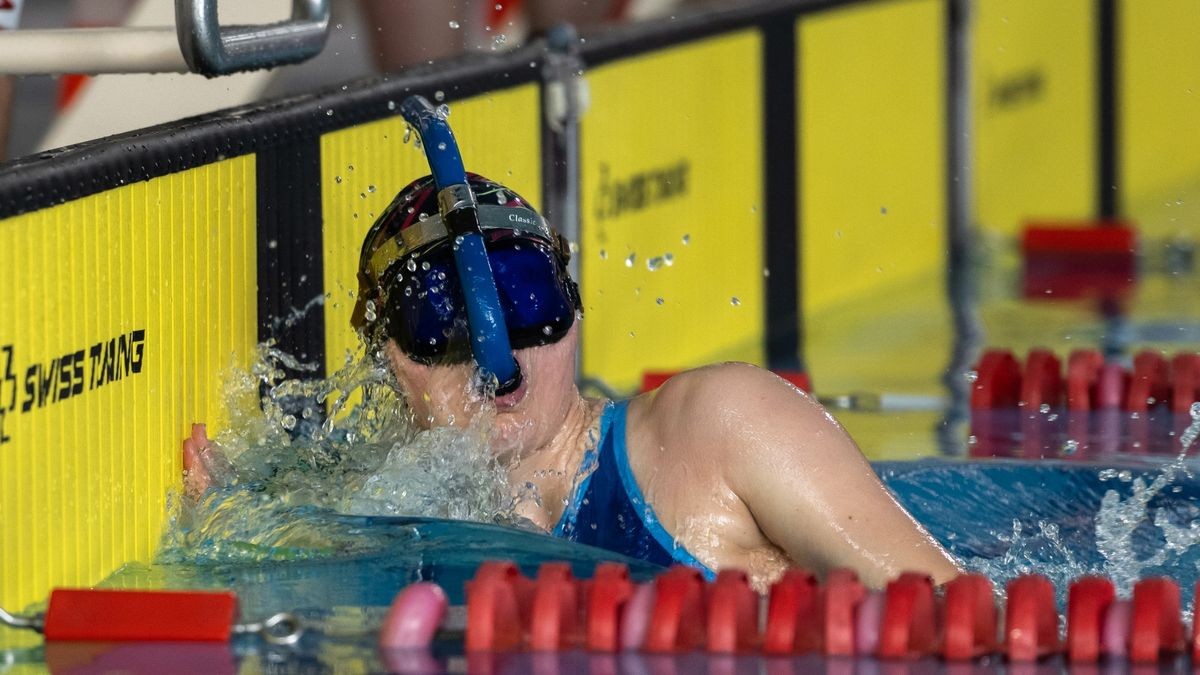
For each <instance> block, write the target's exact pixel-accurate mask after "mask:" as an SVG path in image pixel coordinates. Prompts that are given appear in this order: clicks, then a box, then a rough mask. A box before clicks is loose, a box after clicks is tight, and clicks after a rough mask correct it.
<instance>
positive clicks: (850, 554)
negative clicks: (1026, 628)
mask: <svg viewBox="0 0 1200 675" xmlns="http://www.w3.org/2000/svg"><path fill="white" fill-rule="evenodd" d="M713 371H715V372H712V373H711V375H710V376H709V377H708V378H706V379H708V380H709V381H708V382H707V383H705V384H701V385H700V386H699V391H697V392H696V393H695V394H694V395H695V396H696V397H698V398H711V400H709V401H707V402H703V401H697V402H696V403H697V407H699V408H701V409H708V410H711V411H713V413H714V414H713V415H711V416H709V417H708V421H707V422H706V423H703V424H700V425H698V426H700V427H706V428H705V429H704V430H703V433H705V434H711V436H710V438H712V440H711V441H709V443H710V444H711V445H710V448H712V449H713V452H715V453H716V454H715V455H714V458H721V459H723V460H724V461H721V464H722V466H723V473H724V476H725V479H726V481H727V482H728V484H729V486H730V488H732V489H733V491H734V492H735V493H736V494H737V495H738V496H739V497H740V498H741V500H742V501H743V502H744V503H745V505H746V506H747V508H748V509H749V511H750V513H751V515H752V516H753V518H754V520H755V523H756V524H757V526H758V528H759V529H760V530H761V531H762V532H763V534H764V535H765V536H766V537H767V538H768V539H770V540H771V542H772V543H774V544H775V545H776V546H778V547H780V548H782V549H783V550H784V551H786V552H787V553H788V554H789V556H791V557H792V559H793V560H794V561H796V562H797V563H798V564H801V565H804V566H809V567H815V568H816V571H818V572H824V571H826V570H829V569H832V568H835V567H848V568H851V569H853V570H855V571H856V572H857V573H858V574H859V576H860V578H862V580H863V581H864V582H865V583H867V584H868V585H870V586H873V587H876V588H878V587H881V586H882V585H883V584H884V583H886V582H887V580H889V579H890V578H892V577H894V576H896V575H897V574H899V573H900V572H903V571H922V572H926V573H928V574H930V575H931V576H932V577H933V579H934V581H935V582H937V583H942V582H945V581H947V580H949V579H951V578H953V577H954V576H955V575H957V574H958V573H959V571H960V570H959V569H958V567H957V565H956V564H955V563H954V562H953V560H952V559H951V558H950V556H949V554H947V553H946V552H945V551H944V550H943V549H942V548H941V546H940V545H938V543H937V542H936V541H935V540H934V539H933V538H932V537H931V536H930V535H929V534H928V533H927V532H925V531H924V529H923V528H922V527H921V526H920V525H919V524H918V523H917V522H916V520H914V519H913V518H912V516H910V515H909V514H908V512H906V511H905V510H904V509H903V508H902V507H901V506H900V505H899V504H898V503H897V502H896V500H895V499H894V498H893V497H892V495H891V493H889V492H888V491H887V489H886V488H885V487H884V486H883V484H882V483H880V481H879V479H878V478H877V477H876V475H875V472H874V471H873V470H872V469H871V466H870V465H869V464H868V463H867V461H866V458H864V457H863V455H862V453H861V452H860V451H859V449H858V447H857V446H856V445H855V444H854V441H853V440H851V439H850V436H849V435H848V434H847V433H846V431H845V429H843V428H842V427H841V425H840V424H838V423H837V422H836V421H835V420H834V419H833V417H832V416H830V415H829V413H827V412H826V411H825V409H824V408H822V407H821V406H820V404H818V403H817V402H816V401H815V400H813V399H812V398H810V397H809V396H807V395H805V394H803V393H802V392H800V391H799V390H797V389H795V388H794V387H792V386H791V385H789V384H788V383H786V382H784V381H783V380H781V379H779V378H777V377H775V376H774V375H772V374H770V373H768V372H766V371H763V370H761V369H758V368H755V367H753V366H748V365H744V364H725V365H722V366H717V367H715V368H713ZM702 419H703V418H702ZM698 431H699V430H698Z"/></svg>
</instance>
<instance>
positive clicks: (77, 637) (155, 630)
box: [43, 588, 238, 642]
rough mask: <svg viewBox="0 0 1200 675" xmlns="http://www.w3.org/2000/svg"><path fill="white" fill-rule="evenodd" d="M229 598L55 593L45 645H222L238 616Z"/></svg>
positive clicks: (159, 593) (162, 593) (190, 593)
mask: <svg viewBox="0 0 1200 675" xmlns="http://www.w3.org/2000/svg"><path fill="white" fill-rule="evenodd" d="M237 607H238V602H237V596H235V595H234V594H233V593H212V592H204V591H119V590H101V589H72V588H58V589H55V590H54V591H53V592H52V593H51V594H50V606H49V607H48V608H47V610H46V619H45V626H44V628H43V633H45V635H46V640H47V641H64V640H71V641H88V642H91V641H111V642H124V641H138V642H159V641H173V642H225V641H228V640H229V636H230V634H231V633H232V631H233V622H234V620H235V619H236V618H237V613H238V609H237Z"/></svg>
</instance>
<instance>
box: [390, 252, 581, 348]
mask: <svg viewBox="0 0 1200 675" xmlns="http://www.w3.org/2000/svg"><path fill="white" fill-rule="evenodd" d="M488 260H489V261H490V263H491V266H492V274H493V275H494V276H495V278H496V290H497V291H498V292H499V295H500V306H501V308H502V309H503V311H504V321H505V323H506V324H507V326H508V334H509V340H510V342H511V343H512V346H513V348H514V349H524V348H527V347H536V346H538V345H545V344H550V343H552V342H557V341H558V340H560V339H561V338H562V336H563V335H566V333H567V330H569V329H570V328H571V324H572V323H574V321H575V310H576V307H577V302H576V293H575V289H574V284H573V282H571V280H570V279H569V278H568V277H567V275H566V271H565V270H564V269H562V267H561V265H560V264H559V262H558V258H557V256H556V255H555V253H554V252H553V251H552V250H551V249H550V247H549V246H547V245H546V244H543V243H542V242H540V241H537V240H533V239H524V238H509V239H502V240H499V241H494V242H490V243H489V244H488ZM389 286H390V291H389V293H388V303H387V304H388V311H387V314H386V321H387V332H388V334H389V335H390V336H391V337H392V338H393V339H395V340H396V342H397V343H398V344H399V346H400V348H401V349H403V350H404V351H405V353H407V354H408V355H409V356H410V357H412V359H413V360H414V361H418V362H420V363H427V364H433V363H463V362H466V361H469V360H470V359H471V347H470V335H469V333H468V331H467V319H466V311H465V310H464V309H463V302H462V289H461V287H460V286H459V283H458V275H457V274H456V272H455V268H454V258H453V253H452V252H451V250H450V246H449V244H438V245H437V246H435V247H434V248H432V249H430V250H429V251H426V252H424V253H420V254H418V255H414V256H413V257H412V258H410V259H409V261H407V262H405V263H403V264H402V266H401V267H400V269H399V272H398V273H397V275H396V277H395V278H394V280H393V281H392V282H391V283H390V284H389Z"/></svg>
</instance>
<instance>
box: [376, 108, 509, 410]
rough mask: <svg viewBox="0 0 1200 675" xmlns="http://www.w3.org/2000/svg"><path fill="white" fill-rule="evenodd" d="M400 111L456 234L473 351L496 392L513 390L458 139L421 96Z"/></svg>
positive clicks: (491, 279) (492, 281)
mask: <svg viewBox="0 0 1200 675" xmlns="http://www.w3.org/2000/svg"><path fill="white" fill-rule="evenodd" d="M400 114H401V115H403V116H404V120H405V121H406V122H408V123H409V124H410V125H412V126H413V128H415V129H416V130H417V134H418V135H419V136H420V137H421V143H422V145H423V146H424V148H425V159H426V160H428V161H429V169H430V172H431V173H432V174H433V182H434V184H435V185H436V186H437V191H438V211H439V212H440V213H441V215H442V221H443V222H444V223H445V224H446V229H447V230H449V232H450V236H452V237H454V242H453V251H454V268H455V270H457V272H458V278H459V282H460V284H461V286H462V290H463V301H464V304H465V305H466V307H467V328H468V331H469V333H470V335H471V354H472V355H473V356H474V357H475V363H476V364H478V366H479V370H480V375H481V376H482V377H483V380H484V381H485V382H486V381H488V380H489V379H490V378H491V377H492V376H495V378H496V384H497V386H496V395H497V396H503V395H504V394H508V393H511V392H513V391H516V390H517V388H518V387H520V386H521V367H520V366H519V365H518V364H517V360H516V358H515V357H513V353H512V346H511V345H510V344H509V341H508V326H506V325H505V323H504V312H503V310H501V308H500V295H499V293H498V292H497V291H496V279H495V278H494V277H493V276H492V266H491V263H490V262H488V257H487V250H486V249H485V248H484V244H483V233H482V231H481V230H480V229H479V212H478V207H477V205H476V202H475V194H474V193H473V192H471V188H470V186H469V185H468V184H467V172H466V169H464V168H463V161H462V155H461V154H459V151H458V143H456V142H455V140H454V134H453V133H452V132H451V131H450V125H449V124H447V123H446V120H445V118H444V117H443V116H442V115H439V114H438V113H437V111H436V110H435V109H434V107H433V105H432V104H430V103H429V100H428V99H426V98H425V97H423V96H417V95H413V96H409V97H408V98H407V99H405V100H404V103H402V104H401V105H400Z"/></svg>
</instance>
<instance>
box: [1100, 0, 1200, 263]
mask: <svg viewBox="0 0 1200 675" xmlns="http://www.w3.org/2000/svg"><path fill="white" fill-rule="evenodd" d="M1117 4H1118V6H1119V7H1120V10H1119V16H1118V18H1117V34H1118V36H1119V39H1120V44H1119V45H1118V49H1117V58H1118V60H1119V67H1118V73H1119V77H1120V81H1119V83H1118V85H1117V91H1118V96H1120V106H1119V108H1118V118H1117V119H1118V123H1119V124H1120V125H1121V127H1120V132H1119V134H1118V135H1119V139H1120V144H1121V145H1120V150H1119V152H1118V161H1119V162H1120V163H1121V177H1120V180H1121V184H1120V189H1121V194H1122V202H1123V207H1124V208H1123V211H1124V213H1125V214H1127V215H1129V216H1132V217H1133V218H1134V219H1135V220H1136V221H1137V223H1138V225H1139V226H1140V227H1141V228H1142V230H1143V231H1144V232H1148V233H1150V234H1152V235H1171V236H1186V237H1188V238H1191V239H1193V240H1194V239H1196V237H1197V236H1198V235H1197V229H1196V223H1197V222H1198V221H1200V122H1198V120H1200V2H1196V0H1152V1H1150V2H1147V1H1146V0H1124V1H1123V2H1119V3H1117Z"/></svg>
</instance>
